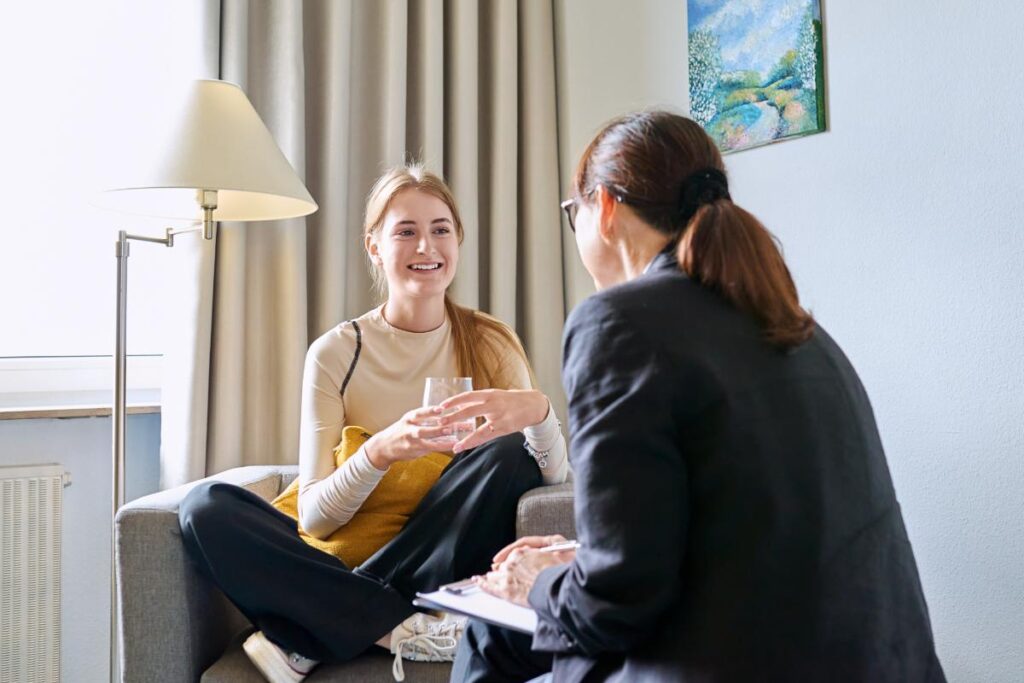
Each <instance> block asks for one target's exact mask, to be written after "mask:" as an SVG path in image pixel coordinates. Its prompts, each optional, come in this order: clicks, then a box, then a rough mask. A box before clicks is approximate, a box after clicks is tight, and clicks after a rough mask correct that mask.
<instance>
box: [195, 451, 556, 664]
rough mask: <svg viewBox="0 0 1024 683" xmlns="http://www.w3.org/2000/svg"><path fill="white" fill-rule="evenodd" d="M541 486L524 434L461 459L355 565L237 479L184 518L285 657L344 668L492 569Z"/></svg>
mask: <svg viewBox="0 0 1024 683" xmlns="http://www.w3.org/2000/svg"><path fill="white" fill-rule="evenodd" d="M540 484H541V476H540V470H539V469H538V468H537V465H536V463H535V462H534V460H533V459H532V458H531V457H530V456H529V455H528V454H527V453H526V452H525V450H524V449H523V437H522V435H521V434H510V435H508V436H504V437H500V438H497V439H494V440H492V441H490V442H488V443H486V444H484V445H482V446H479V447H477V448H475V449H473V450H471V451H467V452H464V453H460V454H459V455H457V456H455V457H454V458H453V459H452V461H451V463H449V465H448V467H446V468H445V470H444V471H443V472H442V473H441V477H440V478H439V479H438V481H437V483H436V484H434V486H433V487H432V488H431V489H430V491H429V492H428V493H427V495H426V496H424V498H423V500H422V501H421V502H420V504H419V506H418V507H417V508H416V510H415V511H414V512H413V514H412V516H411V517H410V518H409V521H408V522H407V523H406V525H405V526H404V527H403V528H402V530H401V531H400V532H399V534H398V535H397V536H395V538H393V539H392V540H391V541H390V542H388V543H387V544H386V545H385V546H384V547H383V548H381V549H380V550H379V551H377V552H376V553H375V554H374V555H373V556H372V557H370V558H369V559H368V560H367V561H366V562H364V563H363V564H362V565H360V566H359V567H355V568H350V567H347V566H346V565H345V564H344V563H343V562H342V561H341V560H339V559H337V558H335V557H334V556H332V555H328V554H327V553H324V552H322V551H320V550H317V549H316V548H313V547H312V546H310V545H308V544H307V543H306V542H305V541H303V540H302V539H301V538H300V537H299V534H298V528H297V527H298V525H297V523H296V522H295V520H293V519H292V518H290V517H288V516H287V515H285V514H283V513H281V512H279V511H278V510H277V509H275V508H274V507H273V506H271V505H270V504H269V503H267V502H266V501H265V500H263V499H262V498H260V497H259V496H257V495H255V494H253V493H251V492H249V491H247V490H245V489H243V488H241V487H238V486H234V485H232V484H226V483H223V482H204V483H203V484H200V485H198V486H197V487H196V488H194V489H193V490H192V491H191V492H189V494H188V495H187V496H186V497H185V499H184V500H183V501H182V504H181V508H180V510H179V513H178V518H179V523H180V525H181V531H182V536H183V538H184V543H185V547H186V549H187V551H188V553H189V555H190V556H191V558H192V560H193V561H194V562H195V563H196V564H197V565H198V566H199V569H200V571H201V572H202V573H203V574H205V575H206V576H207V577H208V578H209V579H211V580H212V581H213V582H214V583H215V584H216V585H217V586H218V587H220V589H221V590H222V591H223V592H224V594H225V595H227V597H228V598H229V599H230V600H231V601H232V602H233V603H234V604H235V605H236V606H237V607H238V608H239V610H241V612H242V613H243V614H244V615H245V616H246V617H248V618H249V620H250V621H251V622H252V623H253V624H254V625H255V626H256V628H258V629H259V630H261V631H263V632H264V634H265V635H266V636H267V637H268V638H270V640H271V641H273V642H275V643H277V644H278V645H280V646H282V647H283V648H285V649H287V650H292V651H295V652H298V653H299V654H301V655H303V656H305V657H310V658H312V659H316V660H318V661H322V662H327V661H333V662H339V661H347V660H349V659H352V658H353V657H355V656H356V655H358V654H360V653H361V652H363V651H365V650H366V649H367V648H369V647H370V646H371V645H373V644H374V643H375V642H376V641H377V640H379V639H380V638H381V637H382V636H384V635H385V634H387V633H388V632H389V631H391V630H392V629H393V628H394V627H395V626H397V625H398V624H400V623H401V622H402V620H404V619H405V618H406V617H408V616H409V615H411V614H412V613H413V612H414V611H415V609H414V608H413V606H412V599H413V598H414V597H415V595H416V592H417V591H432V590H436V589H437V587H438V586H440V585H441V584H444V583H449V582H451V581H455V580H458V579H463V578H466V577H468V576H472V575H474V574H481V573H483V572H486V571H488V570H489V569H490V564H491V559H492V558H493V557H494V554H495V553H497V552H498V550H500V549H501V548H503V547H504V546H505V545H507V544H508V543H511V542H512V540H514V538H515V520H516V508H517V505H518V501H519V498H520V496H522V495H523V494H524V493H525V492H526V491H528V490H530V489H532V488H535V487H537V486H539V485H540Z"/></svg>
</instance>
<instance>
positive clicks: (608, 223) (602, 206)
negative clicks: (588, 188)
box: [594, 185, 619, 244]
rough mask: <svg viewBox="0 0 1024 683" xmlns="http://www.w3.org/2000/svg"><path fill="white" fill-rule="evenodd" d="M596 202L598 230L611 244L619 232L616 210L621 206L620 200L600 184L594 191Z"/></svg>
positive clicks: (605, 240) (604, 239)
mask: <svg viewBox="0 0 1024 683" xmlns="http://www.w3.org/2000/svg"><path fill="white" fill-rule="evenodd" d="M594 203H595V204H596V206H597V232H598V234H599V235H600V236H601V239H602V240H603V241H604V242H607V243H609V244H611V243H612V242H614V241H615V240H616V238H617V237H618V232H619V231H618V226H617V225H616V223H615V212H616V211H617V209H618V207H619V200H617V199H616V198H615V197H613V196H612V194H611V192H609V191H608V190H606V189H605V187H604V186H603V185H598V186H597V189H596V190H595V191H594Z"/></svg>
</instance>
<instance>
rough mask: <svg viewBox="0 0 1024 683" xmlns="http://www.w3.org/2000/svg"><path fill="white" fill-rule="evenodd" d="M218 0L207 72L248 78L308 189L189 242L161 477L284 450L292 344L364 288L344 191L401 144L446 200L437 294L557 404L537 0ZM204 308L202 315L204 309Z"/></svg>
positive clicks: (266, 460) (548, 70) (559, 311)
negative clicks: (503, 326)
mask: <svg viewBox="0 0 1024 683" xmlns="http://www.w3.org/2000/svg"><path fill="white" fill-rule="evenodd" d="M219 7H220V22H221V23H220V36H221V40H220V46H219V53H220V77H221V78H223V79H225V80H229V81H233V82H236V83H238V84H239V85H240V86H241V87H242V88H243V89H244V90H245V92H246V93H247V94H248V95H249V98H250V100H252V102H253V105H254V106H255V107H256V110H257V111H258V112H259V113H260V115H261V116H262V117H263V120H264V122H265V123H266V124H267V127H268V128H269V129H270V131H271V133H273V135H274V137H275V139H276V140H277V142H278V144H279V145H280V146H281V148H282V150H283V151H284V153H285V155H286V156H287V157H288V159H289V161H290V162H291V163H292V164H293V166H294V167H295V168H296V170H297V171H298V173H299V174H300V176H302V177H303V178H304V180H305V182H306V185H307V187H308V188H309V190H310V192H311V193H312V195H313V197H314V198H316V200H317V202H318V203H319V205H320V209H319V211H318V212H317V213H315V214H313V215H311V216H308V217H306V218H304V219H296V220H290V221H276V222H266V223H257V224H232V223H223V224H221V226H220V229H219V233H218V237H217V240H216V245H215V249H216V255H215V258H214V257H213V255H212V254H206V256H205V257H204V258H205V261H203V260H202V258H199V257H196V256H194V257H193V258H196V259H197V260H196V261H195V263H194V264H193V269H194V271H195V272H194V273H193V275H192V277H193V279H194V282H195V283H200V280H201V279H202V277H201V276H200V275H199V274H200V273H206V279H207V281H206V282H203V283H200V284H201V285H202V286H196V287H194V288H193V289H194V290H196V291H195V292H193V294H194V296H193V301H192V302H190V303H187V305H186V307H189V310H190V311H191V313H190V314H188V315H185V316H184V318H185V319H191V320H192V324H191V325H190V326H189V325H186V326H185V327H186V328H187V329H186V330H185V331H184V332H183V334H185V335H186V336H188V335H191V338H192V339H193V343H192V348H193V349H194V350H195V351H194V352H193V353H192V354H191V355H189V356H188V357H187V358H177V359H171V362H170V365H171V367H170V371H171V373H173V374H174V375H175V377H177V378H178V379H177V381H178V384H179V385H181V387H183V389H182V390H179V391H176V392H173V393H172V394H171V395H168V397H167V399H168V401H170V400H173V401H176V402H178V401H184V400H190V403H189V409H188V410H187V411H184V413H185V414H187V419H185V415H184V414H183V412H182V411H178V410H174V409H171V410H169V409H168V408H165V413H164V415H165V417H164V422H163V429H162V431H163V443H164V448H163V460H164V465H163V470H162V471H163V481H162V484H163V486H165V487H168V486H174V485H177V484H180V483H182V482H184V481H189V480H191V479H195V478H198V477H200V476H204V475H208V474H213V473H215V472H219V471H222V470H224V469H228V468H230V467H236V466H239V465H249V464H270V463H294V462H296V461H297V457H298V455H297V454H298V420H299V400H300V399H299V396H300V389H301V382H302V364H303V359H304V355H305V351H306V348H307V346H308V344H309V343H310V342H311V341H312V340H313V339H315V338H316V337H317V336H319V335H320V334H322V333H323V332H325V331H326V330H328V329H330V328H331V327H332V326H334V325H336V324H337V323H338V322H340V321H342V320H345V319H347V318H349V317H353V316H356V315H359V314H360V313H362V312H364V311H366V310H368V309H369V308H371V307H372V306H374V305H375V304H376V303H378V298H377V296H376V294H375V293H374V292H373V291H372V289H371V281H370V277H369V273H368V271H367V267H366V262H365V257H364V252H363V240H362V218H363V216H362V213H363V204H364V201H365V198H366V195H367V193H368V192H369V190H370V187H371V185H372V183H373V181H374V180H375V179H376V178H377V176H379V175H380V173H381V172H382V171H383V170H384V169H386V168H388V167H389V166H393V165H396V164H400V163H403V162H405V161H407V160H410V159H414V160H421V161H423V162H424V163H425V164H426V165H427V167H428V168H430V169H431V170H434V171H435V172H440V173H442V174H443V175H444V176H445V178H446V179H447V180H448V182H449V184H450V185H451V187H452V191H453V193H454V194H455V197H456V199H457V201H458V203H459V208H460V210H461V212H462V216H463V221H464V223H465V227H466V238H465V241H464V243H463V246H462V254H461V257H460V263H459V272H458V275H457V277H456V280H455V283H454V285H453V288H452V295H453V298H454V299H455V300H456V301H458V302H459V303H461V304H463V305H466V306H471V307H478V308H481V309H483V310H485V311H488V312H490V313H492V314H493V315H496V316H497V317H499V318H501V319H502V320H504V321H506V322H508V323H509V324H510V325H512V326H513V327H515V328H516V330H517V331H518V332H519V334H520V336H521V337H522V339H523V341H524V344H525V345H526V347H527V351H528V353H529V355H530V359H531V361H532V362H533V364H534V368H535V369H536V371H537V376H538V381H539V383H540V385H541V388H542V389H543V390H544V391H545V392H546V393H548V395H549V396H551V398H552V402H553V403H554V405H555V409H556V412H558V413H559V414H564V398H563V396H562V391H561V382H560V380H559V356H560V338H561V329H562V323H563V320H564V315H565V310H564V306H563V301H564V300H565V297H564V288H563V266H562V263H563V248H562V244H563V242H562V237H561V234H560V231H561V221H560V216H559V209H558V200H559V169H558V156H557V150H558V140H557V108H556V106H555V99H556V98H555V95H556V92H555V51H554V24H553V21H554V18H553V8H552V3H551V2H550V1H549V0H543V1H542V0H518V1H515V0H382V1H380V2H359V1H353V0H336V1H331V2H327V1H325V0H312V1H308V2H305V3H295V2H290V1H288V0H268V1H266V2H260V3H249V2H245V1H244V0H222V1H221V2H220V4H219ZM202 263H205V264H206V265H205V268H206V270H205V271H204V270H203V268H202V267H200V266H199V265H198V264H202ZM211 280H212V282H210V281H211ZM209 284H212V297H211V296H210V294H209V290H208V289H207V288H206V285H209ZM202 292H205V294H204V293H202ZM203 296H205V297H207V299H208V300H209V301H212V303H211V304H209V305H208V306H207V309H206V310H207V311H210V312H207V313H204V309H203V305H202V303H201V302H202V297H203ZM196 302H200V303H198V304H197V303H196ZM204 314H205V315H207V316H208V317H212V323H208V324H207V325H206V326H205V327H204V324H203V316H204ZM204 335H208V337H209V343H208V345H207V346H208V347H209V355H208V356H207V357H206V358H204V354H203V352H202V351H203V348H204V345H203V343H202V342H201V340H202V339H203V337H204ZM196 340H200V341H196ZM207 367H208V372H207V371H206V368H207ZM207 384H208V392H207V391H206V385H207ZM206 396H208V401H207V402H206V403H207V405H205V406H204V405H203V402H204V401H203V398H204V397H206ZM204 412H205V418H206V419H205V421H204V420H203V417H204ZM204 446H205V447H204Z"/></svg>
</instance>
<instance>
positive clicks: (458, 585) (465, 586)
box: [441, 578, 477, 595]
mask: <svg viewBox="0 0 1024 683" xmlns="http://www.w3.org/2000/svg"><path fill="white" fill-rule="evenodd" d="M476 588H477V585H476V584H475V583H473V579H472V578H469V579H463V580H462V581H456V582H454V583H446V584H445V585H443V586H441V590H443V591H445V592H447V593H454V594H455V595H462V594H463V593H469V592H470V591H471V590H472V589H476Z"/></svg>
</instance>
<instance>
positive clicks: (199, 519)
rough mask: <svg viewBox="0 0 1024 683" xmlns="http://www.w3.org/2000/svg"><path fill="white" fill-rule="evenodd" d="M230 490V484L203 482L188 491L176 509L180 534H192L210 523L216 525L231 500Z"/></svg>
mask: <svg viewBox="0 0 1024 683" xmlns="http://www.w3.org/2000/svg"><path fill="white" fill-rule="evenodd" d="M231 488H233V487H232V485H231V484H226V483H224V482H221V481H204V482H202V483H200V484H197V485H196V486H195V487H194V488H193V489H192V490H191V491H189V492H188V494H186V495H185V498H184V499H183V500H182V501H181V505H180V506H179V507H178V525H179V526H180V527H181V530H182V532H185V533H192V532H194V531H195V529H197V528H200V527H202V526H205V525H207V524H209V523H211V522H212V523H216V520H217V519H218V518H219V517H221V516H223V515H222V513H224V512H226V507H227V505H229V504H230V503H229V500H230V499H232V498H233V496H232V495H231V491H230V489H231Z"/></svg>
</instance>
